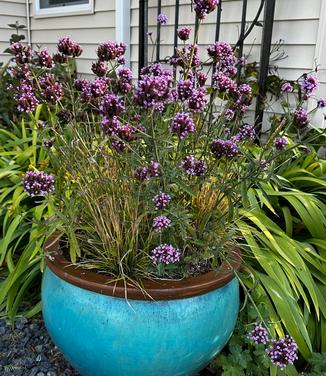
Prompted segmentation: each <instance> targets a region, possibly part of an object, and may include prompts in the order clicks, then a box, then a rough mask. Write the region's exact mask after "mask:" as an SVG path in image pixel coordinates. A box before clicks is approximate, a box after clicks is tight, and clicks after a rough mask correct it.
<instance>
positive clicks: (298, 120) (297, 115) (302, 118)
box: [293, 107, 309, 129]
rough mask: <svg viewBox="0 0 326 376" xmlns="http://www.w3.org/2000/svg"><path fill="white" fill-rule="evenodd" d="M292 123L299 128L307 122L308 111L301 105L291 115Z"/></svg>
mask: <svg viewBox="0 0 326 376" xmlns="http://www.w3.org/2000/svg"><path fill="white" fill-rule="evenodd" d="M293 121H294V125H295V126H296V127H297V128H299V129H301V128H304V127H306V126H307V125H308V124H309V116H308V112H307V111H306V110H304V109H303V108H302V107H300V108H298V109H297V110H296V111H295V112H294V115H293Z"/></svg>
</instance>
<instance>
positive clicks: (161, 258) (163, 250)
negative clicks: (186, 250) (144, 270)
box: [151, 244, 180, 265]
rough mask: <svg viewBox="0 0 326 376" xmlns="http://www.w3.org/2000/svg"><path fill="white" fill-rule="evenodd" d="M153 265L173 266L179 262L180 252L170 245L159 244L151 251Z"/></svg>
mask: <svg viewBox="0 0 326 376" xmlns="http://www.w3.org/2000/svg"><path fill="white" fill-rule="evenodd" d="M151 258H152V261H153V263H154V264H158V263H162V264H166V265H168V264H175V263H177V262H179V261H180V251H179V250H178V249H177V248H174V247H173V246H172V245H171V244H161V245H159V246H158V247H156V248H154V249H153V250H152V257H151Z"/></svg>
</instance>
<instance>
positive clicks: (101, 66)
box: [92, 60, 108, 77]
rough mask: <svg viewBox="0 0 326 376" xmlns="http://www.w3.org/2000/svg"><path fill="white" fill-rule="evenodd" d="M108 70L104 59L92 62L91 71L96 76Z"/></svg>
mask: <svg viewBox="0 0 326 376" xmlns="http://www.w3.org/2000/svg"><path fill="white" fill-rule="evenodd" d="M107 71H108V67H107V65H106V62H105V61H100V60H98V61H96V62H95V63H93V64H92V72H93V73H94V74H96V76H98V77H104V76H105V75H106V73H107Z"/></svg>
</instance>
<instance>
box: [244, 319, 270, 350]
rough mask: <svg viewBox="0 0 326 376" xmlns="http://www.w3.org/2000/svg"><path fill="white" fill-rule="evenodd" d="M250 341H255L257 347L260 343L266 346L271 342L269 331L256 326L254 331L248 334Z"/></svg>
mask: <svg viewBox="0 0 326 376" xmlns="http://www.w3.org/2000/svg"><path fill="white" fill-rule="evenodd" d="M248 339H250V340H251V341H253V342H254V343H255V344H256V345H258V344H260V343H262V344H264V345H266V343H267V342H268V341H269V335H268V331H267V329H266V328H264V327H263V326H262V325H259V324H256V325H255V327H254V328H253V329H252V331H251V332H250V333H249V334H248Z"/></svg>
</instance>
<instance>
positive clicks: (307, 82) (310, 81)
mask: <svg viewBox="0 0 326 376" xmlns="http://www.w3.org/2000/svg"><path fill="white" fill-rule="evenodd" d="M300 86H301V90H302V91H303V92H304V93H305V94H306V95H307V96H309V95H311V94H312V93H313V92H314V91H316V90H317V89H318V86H319V80H318V78H317V77H316V76H314V75H309V76H306V77H305V78H304V80H303V82H302V83H301V85H300Z"/></svg>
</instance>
